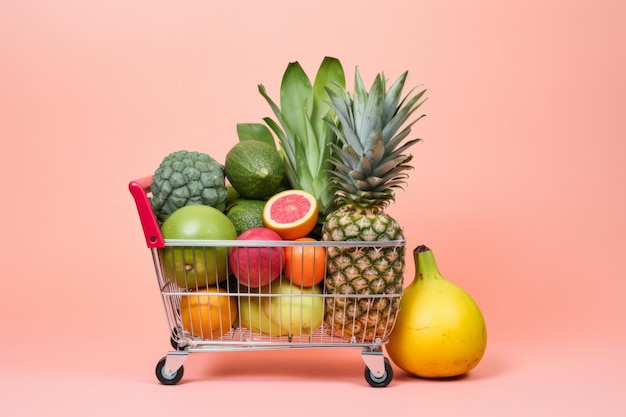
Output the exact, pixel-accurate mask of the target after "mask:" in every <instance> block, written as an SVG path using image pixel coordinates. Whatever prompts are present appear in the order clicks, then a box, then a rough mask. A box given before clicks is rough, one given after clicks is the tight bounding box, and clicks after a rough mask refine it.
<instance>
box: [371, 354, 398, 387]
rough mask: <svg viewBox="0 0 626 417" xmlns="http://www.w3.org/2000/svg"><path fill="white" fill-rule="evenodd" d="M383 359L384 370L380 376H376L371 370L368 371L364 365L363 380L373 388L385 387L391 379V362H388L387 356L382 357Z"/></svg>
mask: <svg viewBox="0 0 626 417" xmlns="http://www.w3.org/2000/svg"><path fill="white" fill-rule="evenodd" d="M384 360H385V372H384V373H383V374H382V375H381V376H380V377H377V376H376V375H374V374H372V371H370V368H368V367H367V366H366V367H365V380H366V381H367V383H368V384H370V385H371V386H372V387H375V388H382V387H386V386H387V385H389V383H390V382H391V380H392V379H393V368H392V367H391V362H389V359H387V358H384Z"/></svg>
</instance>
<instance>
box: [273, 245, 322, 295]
mask: <svg viewBox="0 0 626 417" xmlns="http://www.w3.org/2000/svg"><path fill="white" fill-rule="evenodd" d="M295 241H296V242H316V240H315V239H312V238H310V237H303V238H299V239H295ZM283 249H284V251H285V256H284V257H285V267H284V268H283V271H284V275H285V277H287V278H289V280H290V281H291V282H292V283H293V284H295V285H301V286H303V287H312V286H313V285H315V284H318V283H320V282H322V280H323V279H324V276H325V275H326V248H324V247H323V246H308V245H307V246H286V247H284V248H283Z"/></svg>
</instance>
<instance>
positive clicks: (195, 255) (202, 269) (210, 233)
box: [161, 204, 237, 289]
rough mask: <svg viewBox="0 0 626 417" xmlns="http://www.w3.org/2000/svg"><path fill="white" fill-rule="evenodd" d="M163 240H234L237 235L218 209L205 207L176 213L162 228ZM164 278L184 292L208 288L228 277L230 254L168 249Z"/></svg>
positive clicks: (216, 250) (203, 249)
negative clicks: (184, 290) (185, 290)
mask: <svg viewBox="0 0 626 417" xmlns="http://www.w3.org/2000/svg"><path fill="white" fill-rule="evenodd" d="M161 233H162V234H163V238H164V239H184V240H234V239H236V238H237V231H236V230H235V226H234V225H233V224H232V222H231V221H230V220H229V219H228V217H226V215H225V214H224V213H222V212H221V211H219V210H218V209H216V208H214V207H210V206H205V205H199V204H196V205H191V206H184V207H181V208H179V209H177V210H176V211H174V212H173V213H172V214H171V215H170V216H169V217H168V218H167V219H166V220H165V222H163V225H162V226H161ZM162 254H163V257H162V259H163V269H164V271H165V276H166V277H167V278H168V279H169V280H170V281H171V282H173V283H175V284H176V285H178V286H179V287H181V288H183V289H197V288H205V287H208V286H211V285H215V284H217V283H218V282H222V281H224V280H225V279H226V278H227V277H228V272H227V264H228V252H227V248H226V247H225V246H224V247H203V246H196V247H191V246H186V247H181V246H166V247H165V248H163V253H162Z"/></svg>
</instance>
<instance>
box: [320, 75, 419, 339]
mask: <svg viewBox="0 0 626 417" xmlns="http://www.w3.org/2000/svg"><path fill="white" fill-rule="evenodd" d="M407 74H408V72H405V73H403V74H402V75H401V76H400V77H399V78H398V79H397V80H396V81H395V82H394V83H393V84H392V85H391V87H390V88H389V89H388V90H387V88H386V83H385V78H384V75H383V74H378V75H377V76H376V78H375V80H374V83H373V84H372V87H371V88H370V90H369V91H367V89H366V88H365V86H364V84H363V80H362V79H361V76H360V74H359V71H358V69H357V70H356V71H355V86H354V97H351V96H350V94H349V93H348V92H347V91H346V89H345V88H344V87H341V86H339V85H334V86H329V87H327V91H328V93H329V96H330V99H331V102H330V105H331V108H332V109H333V110H334V112H335V115H336V117H335V118H334V119H332V120H330V119H327V121H328V123H329V125H330V126H331V128H332V129H333V130H334V131H335V133H336V134H337V139H338V141H337V143H336V144H332V145H331V146H332V150H331V155H330V161H331V164H332V166H333V168H334V169H333V171H332V173H331V178H330V181H331V183H330V185H331V187H332V189H333V191H334V194H333V195H334V206H333V211H332V212H330V213H329V214H328V215H327V217H326V219H325V221H324V224H323V226H322V239H323V240H326V241H348V242H350V244H349V246H346V245H337V246H333V247H329V248H328V276H327V277H326V280H325V287H326V293H327V294H333V296H332V297H326V313H325V321H326V323H327V325H328V326H329V327H330V328H331V329H332V332H333V334H334V335H336V336H340V337H344V338H348V339H352V340H353V341H355V342H360V343H365V342H372V341H375V340H377V339H380V340H385V339H386V338H387V337H388V335H389V333H390V332H391V330H392V327H393V325H394V322H395V316H396V313H397V311H398V306H399V303H400V297H389V296H386V295H388V294H401V293H402V286H403V273H404V268H405V261H404V244H397V245H393V246H387V247H371V246H369V247H368V246H363V247H359V246H358V241H368V242H369V241H403V240H404V235H403V232H402V228H401V227H400V225H399V224H398V222H397V221H396V220H394V219H393V218H392V217H391V216H389V215H388V214H387V212H386V207H387V205H388V204H390V203H391V202H393V201H394V199H395V194H394V189H395V188H402V186H403V184H404V180H405V179H406V178H407V176H408V175H407V173H406V171H407V170H408V169H411V168H412V167H411V166H410V165H408V163H409V161H410V160H411V159H412V158H413V156H412V155H406V154H403V152H405V151H406V150H407V148H409V147H410V146H412V145H414V144H415V143H417V142H419V141H420V140H421V139H411V140H407V141H405V142H403V140H404V139H405V138H406V137H407V136H408V135H409V133H410V132H411V127H412V125H413V124H414V123H415V122H417V121H418V120H419V119H421V118H422V117H423V116H424V115H422V116H419V117H417V118H416V119H415V120H413V121H412V122H410V123H409V124H408V125H407V126H406V127H404V128H402V127H403V125H404V124H405V122H407V120H408V119H409V118H410V117H411V116H412V115H413V113H414V112H415V110H417V109H418V108H419V107H420V106H421V105H422V103H423V102H424V101H425V99H424V100H422V97H423V96H424V93H425V90H422V91H419V92H418V93H417V94H415V95H413V96H412V97H410V96H411V94H410V93H409V94H407V96H405V97H404V98H402V99H401V94H402V90H403V88H404V83H405V81H406V77H407ZM401 128H402V129H401ZM370 295H371V297H370ZM344 296H345V297H344Z"/></svg>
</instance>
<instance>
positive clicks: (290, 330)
mask: <svg viewBox="0 0 626 417" xmlns="http://www.w3.org/2000/svg"><path fill="white" fill-rule="evenodd" d="M270 287H271V289H270V291H271V293H272V294H275V295H276V297H271V298H270V302H269V303H268V304H266V305H264V304H262V305H261V306H262V307H265V313H266V314H267V315H268V316H269V318H270V320H271V322H272V323H274V324H275V325H277V326H278V327H279V328H280V334H281V335H282V336H287V335H292V336H308V335H310V334H312V333H313V332H314V331H315V330H316V329H317V328H318V327H320V326H321V325H322V323H323V321H324V298H323V293H322V289H321V288H320V287H319V286H318V285H315V286H313V287H301V286H299V285H295V284H292V283H291V282H289V281H288V280H286V279H281V280H280V281H278V280H277V281H274V282H273V283H272V284H271V286H270Z"/></svg>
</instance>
